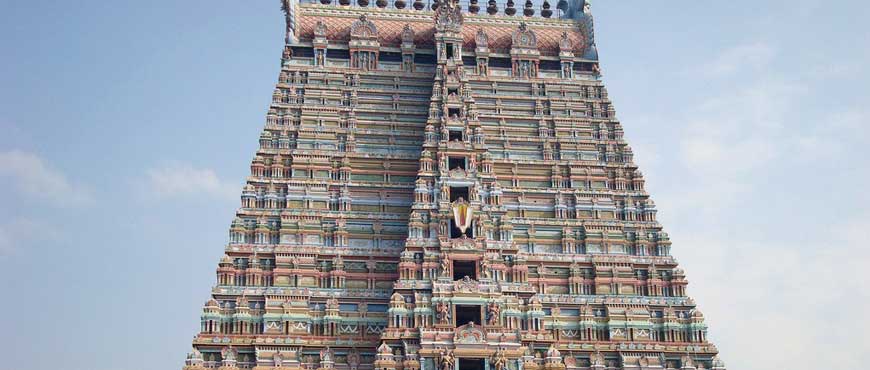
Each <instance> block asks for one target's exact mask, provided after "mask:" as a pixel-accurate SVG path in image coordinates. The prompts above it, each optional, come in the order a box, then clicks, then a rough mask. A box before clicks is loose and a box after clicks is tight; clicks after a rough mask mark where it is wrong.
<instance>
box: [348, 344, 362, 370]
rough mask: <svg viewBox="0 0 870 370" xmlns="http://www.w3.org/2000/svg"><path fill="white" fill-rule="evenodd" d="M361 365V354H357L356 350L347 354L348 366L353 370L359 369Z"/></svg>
mask: <svg viewBox="0 0 870 370" xmlns="http://www.w3.org/2000/svg"><path fill="white" fill-rule="evenodd" d="M359 363H360V355H359V352H357V350H356V349H353V350H351V351H350V353H348V354H347V364H348V365H349V366H350V368H351V369H352V370H353V369H356V368H358V367H359Z"/></svg>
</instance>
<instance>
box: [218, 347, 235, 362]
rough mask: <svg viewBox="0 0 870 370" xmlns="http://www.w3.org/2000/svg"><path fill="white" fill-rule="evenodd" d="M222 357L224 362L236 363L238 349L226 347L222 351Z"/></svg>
mask: <svg viewBox="0 0 870 370" xmlns="http://www.w3.org/2000/svg"><path fill="white" fill-rule="evenodd" d="M221 357H222V358H223V361H224V362H225V363H226V362H235V361H236V349H235V348H233V347H225V348H224V349H223V350H222V351H221Z"/></svg>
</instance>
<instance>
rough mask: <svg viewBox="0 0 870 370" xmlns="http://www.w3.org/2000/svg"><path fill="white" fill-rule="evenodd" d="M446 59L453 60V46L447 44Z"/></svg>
mask: <svg viewBox="0 0 870 370" xmlns="http://www.w3.org/2000/svg"><path fill="white" fill-rule="evenodd" d="M447 59H453V44H451V43H447Z"/></svg>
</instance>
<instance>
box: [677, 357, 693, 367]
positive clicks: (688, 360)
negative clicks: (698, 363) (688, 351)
mask: <svg viewBox="0 0 870 370" xmlns="http://www.w3.org/2000/svg"><path fill="white" fill-rule="evenodd" d="M680 362H682V363H683V367H695V360H694V359H692V356H689V355H683V357H682V358H681V359H680Z"/></svg>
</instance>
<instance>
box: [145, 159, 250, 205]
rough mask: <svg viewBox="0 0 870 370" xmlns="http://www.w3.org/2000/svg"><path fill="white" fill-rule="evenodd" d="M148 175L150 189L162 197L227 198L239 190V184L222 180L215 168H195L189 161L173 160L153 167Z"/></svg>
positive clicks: (236, 193)
mask: <svg viewBox="0 0 870 370" xmlns="http://www.w3.org/2000/svg"><path fill="white" fill-rule="evenodd" d="M147 176H148V183H149V188H150V191H151V192H152V193H154V194H155V195H158V196H161V197H190V196H208V197H218V198H227V197H232V196H233V195H238V192H239V187H238V186H237V185H235V184H233V183H227V182H224V181H222V180H221V179H220V178H218V176H217V174H216V173H215V172H214V170H212V169H209V168H195V167H193V165H191V164H189V163H182V162H173V163H169V164H167V165H164V166H161V167H157V168H152V169H149V170H148V171H147Z"/></svg>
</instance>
